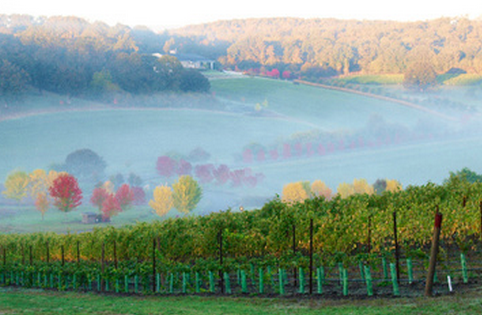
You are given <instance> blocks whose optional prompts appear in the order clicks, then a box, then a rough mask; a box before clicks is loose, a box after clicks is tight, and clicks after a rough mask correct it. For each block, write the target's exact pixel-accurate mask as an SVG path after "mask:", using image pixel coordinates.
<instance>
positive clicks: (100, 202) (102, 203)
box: [90, 181, 136, 221]
mask: <svg viewBox="0 0 482 315" xmlns="http://www.w3.org/2000/svg"><path fill="white" fill-rule="evenodd" d="M135 198H136V196H135V193H134V190H133V189H132V188H131V187H130V186H129V185H128V184H123V185H122V186H120V187H119V189H117V191H116V192H115V193H114V190H113V185H112V183H111V182H109V181H107V182H105V183H104V185H102V186H101V187H97V188H95V189H94V191H93V192H92V196H91V197H90V203H91V204H92V205H94V206H97V207H98V209H99V212H100V213H101V214H102V220H103V221H108V220H110V219H111V218H112V217H113V216H115V215H117V214H119V213H120V212H122V211H126V210H128V209H129V207H130V206H131V205H133V203H134V201H135Z"/></svg>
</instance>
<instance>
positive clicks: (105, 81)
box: [0, 15, 209, 101]
mask: <svg viewBox="0 0 482 315" xmlns="http://www.w3.org/2000/svg"><path fill="white" fill-rule="evenodd" d="M166 39H167V38H166V35H165V34H155V33H154V32H152V31H150V30H149V29H147V28H142V27H139V28H135V29H132V28H130V27H128V26H124V25H116V26H114V27H110V26H108V25H107V24H104V23H101V22H95V23H89V22H87V21H86V20H83V19H81V18H76V17H50V18H35V17H32V16H26V15H12V16H7V15H0V97H1V96H3V99H4V100H5V101H8V100H9V99H12V98H13V99H15V97H16V96H18V95H21V94H23V93H25V92H26V91H29V90H35V89H38V90H39V91H42V90H45V91H49V92H54V93H58V94H62V95H68V96H75V97H94V98H101V97H106V96H109V95H110V96H112V95H114V94H119V93H123V94H126V93H128V94H146V93H155V92H163V91H181V92H190V91H194V92H206V91H208V90H209V82H208V81H207V79H206V78H205V77H204V76H203V75H202V74H200V73H199V72H197V71H193V70H188V69H184V68H183V66H182V65H181V63H180V62H179V60H178V59H177V58H175V57H173V56H168V55H163V56H162V57H160V58H159V57H156V56H153V55H152V54H153V53H159V52H162V43H163V41H165V40H166Z"/></svg>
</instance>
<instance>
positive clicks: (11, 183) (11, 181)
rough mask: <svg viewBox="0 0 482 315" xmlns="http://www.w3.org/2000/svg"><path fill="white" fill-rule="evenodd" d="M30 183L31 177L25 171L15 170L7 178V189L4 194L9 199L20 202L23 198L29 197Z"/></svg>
mask: <svg viewBox="0 0 482 315" xmlns="http://www.w3.org/2000/svg"><path fill="white" fill-rule="evenodd" d="M29 183H30V177H29V176H28V174H27V173H25V172H23V171H15V172H13V173H10V174H9V175H8V176H7V179H6V180H5V189H6V190H5V191H3V192H2V194H4V195H5V197H7V198H9V199H14V200H17V201H18V202H20V201H21V200H22V199H23V198H25V197H27V194H28V189H27V187H28V184H29Z"/></svg>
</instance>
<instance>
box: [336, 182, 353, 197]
mask: <svg viewBox="0 0 482 315" xmlns="http://www.w3.org/2000/svg"><path fill="white" fill-rule="evenodd" d="M336 192H337V194H338V195H339V196H340V197H341V198H347V197H348V196H351V195H353V194H355V188H354V187H353V185H352V184H350V183H345V182H343V183H340V184H339V185H338V187H337V188H336Z"/></svg>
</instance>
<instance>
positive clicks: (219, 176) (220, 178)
mask: <svg viewBox="0 0 482 315" xmlns="http://www.w3.org/2000/svg"><path fill="white" fill-rule="evenodd" d="M212 173H213V176H214V178H215V179H216V183H217V184H218V185H224V184H225V183H226V182H227V181H228V180H229V173H230V171H229V167H228V166H227V165H226V164H221V165H219V166H218V167H217V168H215V169H213V172H212Z"/></svg>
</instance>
